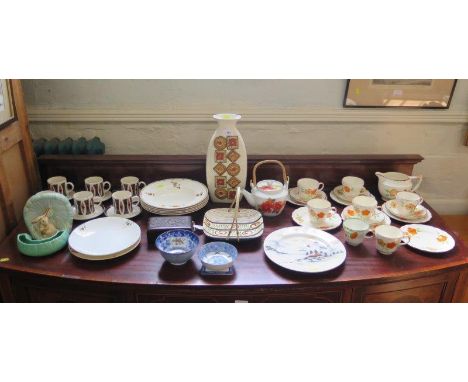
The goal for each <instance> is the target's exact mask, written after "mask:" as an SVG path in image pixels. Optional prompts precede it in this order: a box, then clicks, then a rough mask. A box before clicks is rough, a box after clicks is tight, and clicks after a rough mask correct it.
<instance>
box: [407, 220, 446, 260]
mask: <svg viewBox="0 0 468 382" xmlns="http://www.w3.org/2000/svg"><path fill="white" fill-rule="evenodd" d="M401 230H402V231H403V232H406V233H407V234H408V236H409V237H410V241H409V243H408V245H409V246H410V247H413V248H416V249H419V250H420V251H424V252H430V253H443V252H448V251H450V250H451V249H453V248H454V247H455V240H454V238H453V237H452V236H451V235H450V234H448V233H447V232H445V231H444V230H441V229H439V228H437V227H433V226H430V225H426V224H407V225H404V226H402V227H401Z"/></svg>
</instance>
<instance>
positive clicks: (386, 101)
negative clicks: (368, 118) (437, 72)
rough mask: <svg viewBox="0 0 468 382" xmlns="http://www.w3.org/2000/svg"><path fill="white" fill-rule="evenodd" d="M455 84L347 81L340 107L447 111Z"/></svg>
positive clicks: (454, 81)
mask: <svg viewBox="0 0 468 382" xmlns="http://www.w3.org/2000/svg"><path fill="white" fill-rule="evenodd" d="M456 83H457V80H430V79H373V80H359V79H358V80H348V81H347V84H346V91H345V96H344V100H343V106H344V107H348V108H359V107H369V108H372V107H374V108H377V107H382V108H388V107H390V108H415V109H448V108H449V106H450V102H451V100H452V96H453V92H454V90H455V85H456Z"/></svg>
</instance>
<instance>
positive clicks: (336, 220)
mask: <svg viewBox="0 0 468 382" xmlns="http://www.w3.org/2000/svg"><path fill="white" fill-rule="evenodd" d="M292 219H293V220H294V222H295V223H297V224H299V225H301V226H303V227H312V228H317V229H321V230H323V231H329V230H332V229H335V228H337V227H339V226H340V224H341V217H340V215H339V214H337V213H334V214H333V215H332V217H331V218H329V219H326V220H325V221H324V222H323V223H320V224H319V223H312V221H311V220H310V215H309V211H308V209H307V207H301V208H298V209H297V210H294V211H293V213H292Z"/></svg>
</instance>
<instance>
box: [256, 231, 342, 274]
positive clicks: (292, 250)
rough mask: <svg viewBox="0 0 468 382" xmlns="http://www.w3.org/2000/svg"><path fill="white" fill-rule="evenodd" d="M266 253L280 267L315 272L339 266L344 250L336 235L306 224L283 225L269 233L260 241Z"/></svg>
mask: <svg viewBox="0 0 468 382" xmlns="http://www.w3.org/2000/svg"><path fill="white" fill-rule="evenodd" d="M263 250H264V251H265V254H266V256H267V257H268V258H269V259H270V260H271V261H272V262H274V263H275V264H277V265H279V266H280V267H283V268H286V269H289V270H292V271H296V272H304V273H319V272H325V271H329V270H331V269H334V268H337V267H339V266H340V265H341V264H343V263H344V261H345V259H346V249H345V247H344V245H343V243H341V241H339V240H338V239H337V238H336V237H334V236H332V235H330V234H329V233H327V232H324V231H321V230H319V229H316V228H309V227H286V228H281V229H279V230H276V231H273V232H272V233H270V234H269V235H268V236H267V237H266V239H265V241H264V243H263Z"/></svg>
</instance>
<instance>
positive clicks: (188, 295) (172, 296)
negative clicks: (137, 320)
mask: <svg viewBox="0 0 468 382" xmlns="http://www.w3.org/2000/svg"><path fill="white" fill-rule="evenodd" d="M347 295H348V294H347V293H346V291H345V290H344V289H339V290H324V291H318V290H310V289H306V288H301V289H291V290H288V289H284V288H283V289H281V290H277V289H274V290H273V289H271V290H270V289H263V290H262V291H261V292H257V293H256V292H255V291H254V290H245V289H242V290H239V291H237V292H235V291H233V290H223V291H216V292H214V291H211V292H210V291H203V290H199V291H193V290H192V291H185V292H182V291H181V292H180V293H177V294H176V293H167V294H162V293H161V294H146V293H140V294H137V296H136V299H137V301H138V302H236V301H245V302H273V303H283V302H347V301H348V300H349V298H347ZM349 295H350V293H349Z"/></svg>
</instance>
